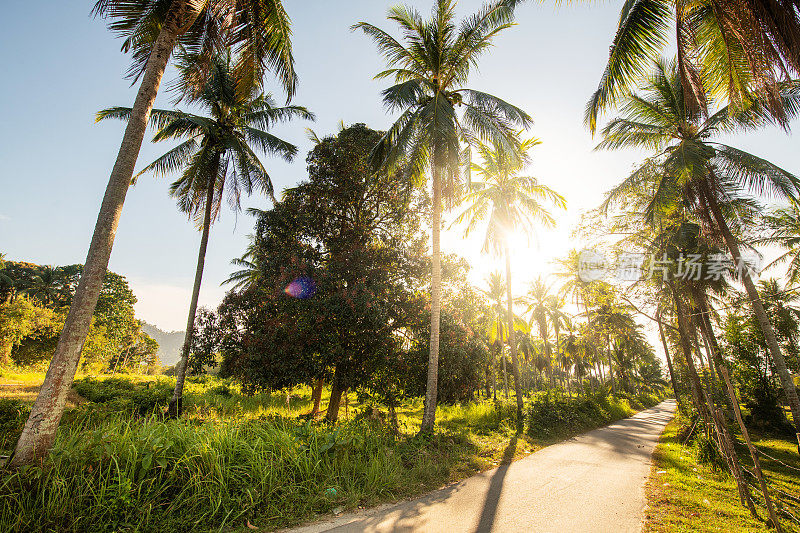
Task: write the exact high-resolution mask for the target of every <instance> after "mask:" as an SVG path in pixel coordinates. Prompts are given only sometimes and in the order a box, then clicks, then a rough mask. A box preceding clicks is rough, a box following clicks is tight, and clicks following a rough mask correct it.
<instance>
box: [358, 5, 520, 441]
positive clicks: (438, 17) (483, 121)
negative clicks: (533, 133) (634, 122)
mask: <svg viewBox="0 0 800 533" xmlns="http://www.w3.org/2000/svg"><path fill="white" fill-rule="evenodd" d="M516 3H517V2H516V1H512V0H499V1H495V2H492V3H489V4H485V5H484V6H483V8H482V9H481V10H480V11H479V12H478V13H476V14H474V15H473V16H471V17H468V18H466V19H465V20H464V21H463V22H462V23H461V24H460V25H457V22H456V15H455V7H456V2H455V0H437V1H436V3H435V6H434V9H433V13H432V16H431V19H430V20H427V21H426V20H424V19H423V18H422V16H421V15H420V14H419V12H417V11H416V10H415V9H413V8H410V7H403V6H397V7H394V8H392V9H390V10H389V15H388V19H389V20H391V21H393V22H395V23H396V24H397V25H398V26H399V27H400V29H401V31H402V32H403V38H402V39H401V40H397V39H395V38H394V37H393V36H392V35H390V34H389V33H387V32H385V31H384V30H381V29H380V28H378V27H376V26H374V25H372V24H368V23H366V22H359V23H358V24H356V25H354V26H353V29H354V30H356V29H360V30H362V31H363V32H364V33H365V34H366V35H368V36H369V37H371V38H372V39H373V40H374V41H375V43H376V44H377V46H378V49H379V50H380V52H381V54H382V55H383V56H384V58H385V59H386V62H387V63H388V66H389V68H388V69H387V70H384V71H383V72H381V73H379V74H378V75H377V76H376V78H377V79H384V78H394V83H395V84H394V85H393V86H391V87H389V88H388V89H385V90H384V91H383V101H384V105H385V106H386V107H387V109H389V110H390V111H400V112H401V114H400V117H399V118H398V119H397V120H396V121H395V123H394V124H393V125H392V126H391V127H390V128H389V130H388V131H387V132H386V134H385V135H384V136H383V138H382V139H381V140H380V142H379V143H378V145H377V146H376V147H375V150H374V151H373V154H372V155H373V157H372V160H373V164H374V165H375V166H376V167H377V166H384V167H386V168H387V169H390V170H393V169H404V170H405V171H406V172H408V173H409V174H410V176H411V177H413V178H415V179H416V180H417V181H418V182H419V183H420V185H422V184H424V183H425V180H423V177H424V176H425V175H426V172H428V171H429V172H430V174H431V178H432V190H433V206H432V217H431V218H432V219H431V234H432V238H431V241H432V243H431V244H432V265H431V342H430V357H429V360H428V379H427V385H426V393H425V409H424V412H423V415H422V425H421V427H420V432H421V433H430V432H432V431H433V426H434V423H435V421H436V388H437V381H438V372H439V370H438V369H439V318H440V314H441V258H440V251H439V233H440V230H441V219H442V200H443V199H444V200H445V201H446V202H447V204H448V206H449V205H450V204H452V202H453V200H454V199H455V198H457V197H458V196H459V185H460V179H459V177H460V176H459V175H460V169H461V168H467V169H468V168H469V159H470V147H472V146H475V145H476V144H477V141H478V139H482V140H485V141H489V142H491V143H493V144H494V145H495V146H498V147H500V148H502V149H503V150H513V149H516V147H517V144H518V141H517V137H516V135H515V133H516V131H517V130H518V129H519V128H527V127H529V126H530V124H531V118H530V117H529V116H528V114H527V113H525V112H524V111H522V110H521V109H519V108H517V107H515V106H513V105H511V104H509V103H507V102H505V101H503V100H501V99H499V98H497V97H496V96H493V95H490V94H487V93H484V92H481V91H476V90H474V89H469V88H467V87H466V84H467V83H468V82H469V77H470V72H471V70H472V68H473V67H474V66H475V65H476V64H477V61H478V58H479V57H480V55H482V54H483V53H485V52H486V51H487V50H488V49H489V48H490V47H491V46H492V42H493V40H494V38H495V37H496V36H497V35H498V34H499V33H500V32H501V31H503V30H505V29H507V28H509V27H511V25H512V21H513V17H514V6H515V5H516ZM401 41H402V42H401ZM465 147H466V148H465Z"/></svg>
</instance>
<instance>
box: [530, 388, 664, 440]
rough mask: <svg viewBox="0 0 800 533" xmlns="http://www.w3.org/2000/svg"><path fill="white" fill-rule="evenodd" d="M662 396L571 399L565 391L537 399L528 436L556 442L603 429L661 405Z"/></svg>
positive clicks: (591, 396) (547, 393) (538, 395)
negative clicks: (646, 409)
mask: <svg viewBox="0 0 800 533" xmlns="http://www.w3.org/2000/svg"><path fill="white" fill-rule="evenodd" d="M659 401H660V400H659V398H658V396H654V395H643V396H638V397H633V398H631V399H630V400H629V399H628V398H625V397H624V396H623V395H619V396H618V397H617V398H613V397H611V396H606V395H604V394H595V395H585V396H582V397H571V396H567V395H565V394H564V392H563V391H561V390H550V391H547V392H543V393H539V394H537V395H536V396H534V398H533V401H532V402H531V403H530V405H529V407H528V413H527V415H528V434H529V435H530V436H531V437H534V438H541V439H544V440H548V441H549V440H556V439H561V438H565V437H568V436H571V435H576V434H578V433H581V432H583V431H586V430H589V429H593V428H596V427H599V426H603V425H605V424H608V423H610V422H613V421H615V420H620V419H622V418H627V417H628V416H630V415H632V414H633V412H634V408H636V409H643V408H646V407H651V406H653V405H655V404H657V403H658V402H659Z"/></svg>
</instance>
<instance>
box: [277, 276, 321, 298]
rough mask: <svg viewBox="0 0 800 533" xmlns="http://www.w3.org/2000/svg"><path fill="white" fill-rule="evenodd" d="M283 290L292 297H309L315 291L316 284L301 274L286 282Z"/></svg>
mask: <svg viewBox="0 0 800 533" xmlns="http://www.w3.org/2000/svg"><path fill="white" fill-rule="evenodd" d="M283 292H285V293H286V295H287V296H291V297H292V298H299V299H301V300H305V299H307V298H311V297H312V296H314V295H315V294H316V293H317V284H316V283H315V282H314V280H313V279H311V278H309V277H306V276H301V277H299V278H295V279H294V281H292V282H291V283H290V284H288V285H287V286H286V288H285V289H283Z"/></svg>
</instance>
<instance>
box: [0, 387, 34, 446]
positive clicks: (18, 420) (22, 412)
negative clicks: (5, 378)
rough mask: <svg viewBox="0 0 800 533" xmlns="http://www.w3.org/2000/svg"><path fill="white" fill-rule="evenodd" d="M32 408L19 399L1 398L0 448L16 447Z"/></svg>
mask: <svg viewBox="0 0 800 533" xmlns="http://www.w3.org/2000/svg"><path fill="white" fill-rule="evenodd" d="M30 412H31V408H30V407H28V406H27V405H25V404H24V403H22V402H21V401H19V400H12V399H8V398H2V399H0V450H10V449H11V448H13V447H14V445H15V444H16V442H17V439H18V438H19V435H20V433H22V428H23V427H25V421H26V420H27V419H28V415H29V414H30Z"/></svg>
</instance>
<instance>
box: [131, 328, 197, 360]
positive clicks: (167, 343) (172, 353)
mask: <svg viewBox="0 0 800 533" xmlns="http://www.w3.org/2000/svg"><path fill="white" fill-rule="evenodd" d="M142 331H144V332H145V333H147V334H148V335H150V336H151V337H153V339H155V341H156V342H157V343H158V358H159V359H160V360H161V364H162V365H164V366H172V365H174V364H175V363H177V362H178V359H180V358H181V348H182V347H183V338H184V336H185V335H186V332H185V331H169V332H167V331H163V330H161V329H159V328H158V327H157V326H154V325H152V324H148V323H147V322H142Z"/></svg>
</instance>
